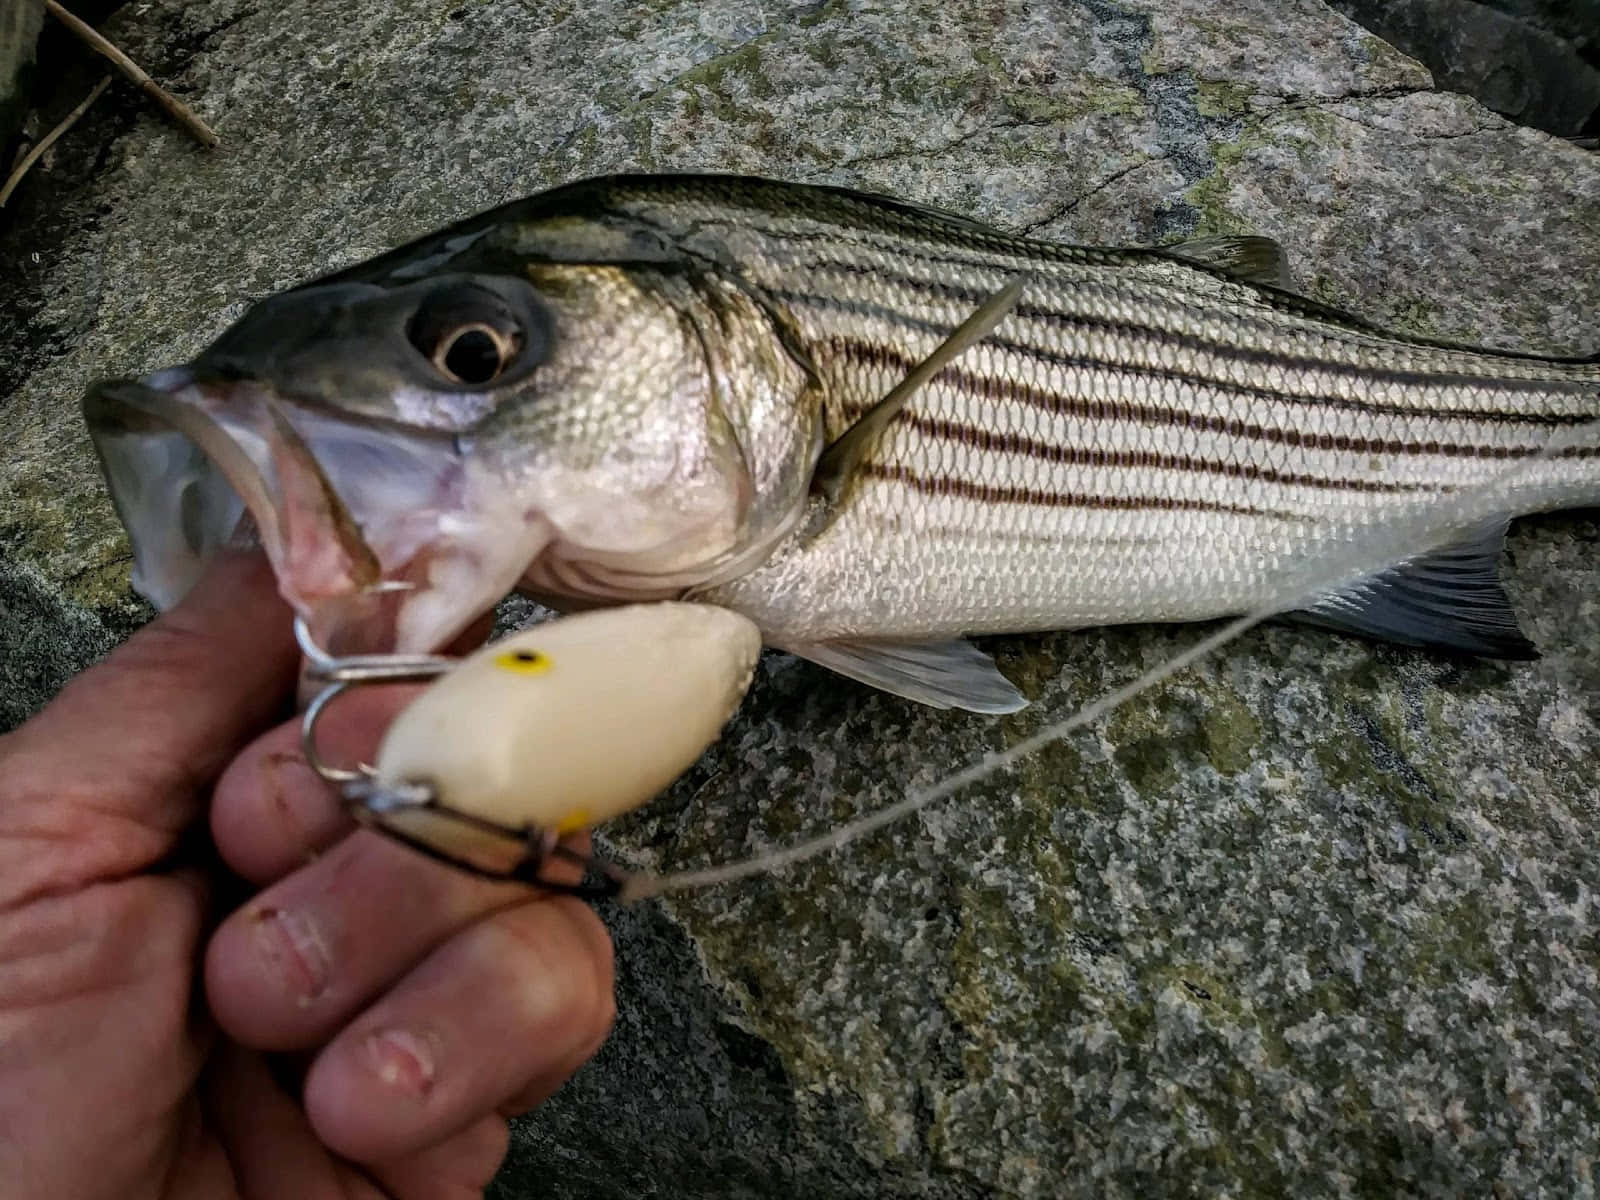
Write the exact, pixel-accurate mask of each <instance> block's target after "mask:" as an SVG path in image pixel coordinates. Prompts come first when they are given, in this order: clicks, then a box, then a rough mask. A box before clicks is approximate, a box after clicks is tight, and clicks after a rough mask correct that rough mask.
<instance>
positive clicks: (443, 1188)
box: [367, 1116, 511, 1200]
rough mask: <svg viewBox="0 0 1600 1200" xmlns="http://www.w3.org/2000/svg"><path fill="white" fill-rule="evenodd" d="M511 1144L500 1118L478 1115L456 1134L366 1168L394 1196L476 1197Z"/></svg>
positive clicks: (399, 1199)
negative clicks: (434, 1144)
mask: <svg viewBox="0 0 1600 1200" xmlns="http://www.w3.org/2000/svg"><path fill="white" fill-rule="evenodd" d="M510 1145H511V1128H510V1126H508V1125H507V1124H506V1120H505V1118H504V1117H500V1116H487V1117H480V1118H479V1119H478V1120H477V1121H476V1122H474V1123H473V1124H471V1125H469V1126H467V1127H466V1128H465V1129H463V1130H462V1131H461V1132H460V1133H456V1134H453V1135H451V1136H450V1137H447V1138H446V1139H445V1140H444V1141H442V1142H440V1143H439V1144H438V1145H436V1146H429V1147H428V1148H427V1149H425V1150H420V1151H418V1152H417V1153H415V1154H410V1155H407V1156H406V1157H404V1158H397V1159H391V1160H389V1161H387V1162H383V1163H375V1164H373V1165H371V1166H369V1167H368V1168H367V1172H368V1173H369V1174H370V1175H371V1176H372V1177H373V1178H374V1179H376V1180H377V1181H378V1182H379V1183H381V1184H382V1185H383V1188H384V1190H385V1191H386V1192H388V1193H389V1195H390V1196H392V1197H393V1198H394V1200H456V1198H457V1197H459V1198H460V1200H468V1198H469V1197H470V1198H471V1200H480V1198H481V1197H482V1195H483V1193H484V1189H485V1188H487V1187H488V1186H489V1184H490V1182H491V1181H492V1180H493V1179H494V1177H495V1172H497V1171H498V1170H499V1169H500V1164H501V1163H502V1162H504V1161H505V1157H506V1150H507V1149H509V1148H510Z"/></svg>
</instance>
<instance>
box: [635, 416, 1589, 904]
mask: <svg viewBox="0 0 1600 1200" xmlns="http://www.w3.org/2000/svg"><path fill="white" fill-rule="evenodd" d="M1597 434H1600V420H1595V421H1589V422H1586V423H1584V424H1582V425H1578V426H1574V427H1572V428H1570V429H1567V430H1564V431H1562V432H1560V433H1557V434H1554V435H1552V436H1551V437H1550V438H1549V439H1548V440H1547V441H1546V442H1545V443H1544V444H1543V445H1542V446H1540V447H1539V448H1538V450H1536V451H1535V452H1533V453H1532V454H1530V455H1528V456H1527V457H1525V458H1522V459H1519V460H1518V461H1517V463H1516V464H1515V465H1514V466H1512V467H1510V468H1508V469H1506V470H1505V471H1502V472H1499V473H1497V474H1495V475H1492V476H1490V477H1489V478H1488V479H1486V480H1484V481H1482V482H1481V483H1478V484H1472V485H1467V486H1464V487H1457V488H1448V487H1447V488H1443V489H1441V494H1442V495H1443V496H1444V497H1445V499H1443V500H1442V501H1439V500H1435V501H1426V502H1419V503H1417V504H1415V505H1413V506H1412V508H1411V509H1410V510H1408V511H1406V512H1402V513H1400V514H1388V515H1386V514H1381V513H1379V514H1373V513H1366V512H1362V511H1360V510H1356V511H1354V512H1352V513H1350V514H1349V515H1348V516H1347V517H1346V518H1345V519H1344V520H1343V521H1342V522H1339V521H1336V522H1335V528H1336V529H1337V528H1338V527H1339V526H1340V525H1342V526H1343V528H1344V531H1345V536H1346V537H1347V538H1348V539H1349V540H1350V542H1351V544H1350V545H1349V546H1348V547H1347V548H1346V549H1345V551H1344V552H1343V553H1342V554H1335V555H1333V556H1332V557H1329V556H1327V555H1318V556H1317V557H1316V558H1313V559H1310V560H1309V561H1306V562H1303V563H1299V564H1297V563H1295V562H1294V561H1293V560H1292V559H1291V560H1290V562H1289V563H1288V564H1287V566H1286V568H1285V571H1284V574H1283V576H1282V577H1281V580H1280V582H1279V584H1278V585H1277V587H1276V588H1275V589H1274V598H1273V599H1270V600H1268V601H1267V602H1266V603H1265V604H1262V605H1260V606H1258V607H1257V608H1255V609H1253V610H1252V611H1251V612H1249V613H1247V614H1246V615H1244V616H1242V617H1237V618H1235V619H1234V620H1232V621H1230V622H1228V623H1227V624H1226V625H1223V626H1222V627H1221V628H1220V629H1217V630H1216V631H1214V632H1213V633H1211V634H1209V635H1207V636H1206V637H1203V638H1201V639H1200V640H1199V641H1197V642H1195V643H1194V644H1192V645H1190V646H1189V647H1187V648H1186V649H1184V650H1182V651H1180V652H1178V653H1177V654H1175V655H1173V656H1172V657H1170V658H1168V659H1165V660H1164V661H1162V662H1161V663H1158V664H1157V665H1156V666H1154V667H1152V668H1150V669H1149V670H1147V671H1145V672H1143V673H1142V674H1140V675H1139V676H1137V677H1136V678H1135V679H1133V680H1132V681H1130V682H1128V683H1126V684H1123V685H1122V686H1121V687H1119V688H1114V689H1113V690H1111V691H1110V692H1106V693H1104V694H1103V695H1101V696H1100V697H1098V698H1097V699H1095V700H1092V701H1090V702H1089V703H1088V704H1086V705H1084V706H1083V707H1082V708H1080V709H1078V710H1077V711H1076V712H1075V713H1073V714H1072V715H1071V716H1069V717H1066V718H1065V719H1063V720H1060V721H1056V722H1054V723H1052V724H1050V725H1046V726H1045V727H1044V728H1043V729H1040V730H1038V731H1037V732H1035V733H1032V734H1030V735H1029V736H1028V737H1026V738H1024V739H1022V740H1021V741H1020V742H1017V743H1016V744H1015V745H1013V746H1010V747H1008V748H1007V749H1005V750H1000V751H992V752H990V753H988V754H985V755H984V756H983V757H982V758H980V759H979V760H978V761H977V762H974V763H972V764H971V765H969V766H967V767H964V768H962V769H961V770H959V771H956V772H955V773H954V774H952V775H947V776H946V777H945V778H944V779H941V780H940V781H939V782H937V783H934V784H932V785H930V786H929V787H926V788H922V789H918V790H915V791H912V792H911V793H909V794H908V795H906V796H905V797H903V798H902V799H900V800H897V801H895V802H894V803H893V804H890V805H888V806H887V807H885V808H882V809H879V810H878V811H877V812H874V813H869V814H867V815H866V816H864V817H860V818H857V819H856V820H854V821H850V822H848V823H847V824H845V825H841V826H840V827H839V828H837V829H834V830H831V831H830V832H828V833H825V834H821V835H819V836H817V837H814V838H810V839H807V840H805V841H802V842H797V843H795V844H794V845H791V846H787V847H785V848H783V849H781V850H776V851H772V852H770V853H767V854H761V855H757V856H755V857H753V858H747V859H741V860H739V861H736V862H732V863H727V864H724V865H721V866H715V867H706V868H703V869H699V870H687V871H676V872H672V873H669V874H666V875H657V874H653V873H650V872H635V873H631V874H630V875H629V876H628V878H627V879H626V880H625V881H624V882H623V885H622V889H621V892H620V893H619V897H618V898H619V899H621V900H622V901H624V902H628V901H634V900H643V899H647V898H649V897H651V896H659V895H663V894H665V893H669V892H685V891H692V890H697V889H700V888H707V887H714V886H716V885H718V884H723V883H732V882H735V881H737V880H740V879H748V878H752V877H754V876H757V875H765V874H770V873H773V872H777V871H781V870H784V869H785V868H787V867H791V866H794V865H795V864H797V863H802V862H805V861H806V860H807V859H811V858H816V857H818V856H819V855H822V854H827V853H829V852H830V851H833V850H837V849H838V848H840V847H842V846H844V845H846V844H847V843H849V842H852V841H855V840H856V839H858V838H861V837H865V836H866V835H867V834H870V833H873V832H875V831H877V830H879V829H882V828H883V827H884V826H886V825H889V824H892V823H893V822H895V821H899V820H901V819H903V818H905V817H908V816H910V815H911V814H912V813H915V812H917V811H919V810H920V809H923V808H926V807H928V806H929V805H930V804H935V803H937V802H938V801H940V800H944V799H946V798H948V797H949V796H952V795H954V794H955V793H956V792H959V791H961V790H963V789H964V788H967V787H969V786H971V785H972V784H975V783H980V782H982V781H983V780H985V779H989V778H991V777H992V776H994V775H996V774H998V773H999V772H1001V771H1004V770H1006V769H1008V768H1010V767H1012V766H1014V765H1016V764H1017V763H1018V762H1020V761H1022V760H1023V759H1025V758H1027V757H1028V755H1030V754H1032V753H1033V752H1034V751H1036V750H1038V749H1040V748H1041V747H1043V746H1046V745H1048V744H1049V743H1051V742H1054V741H1059V740H1060V739H1062V738H1064V737H1067V736H1068V735H1069V734H1072V733H1074V732H1076V731H1077V730H1079V729H1082V728H1083V727H1084V726H1086V725H1089V724H1091V723H1092V722H1094V721H1097V720H1099V719H1100V718H1101V717H1103V716H1106V715H1108V714H1110V713H1111V712H1114V711H1115V710H1116V709H1118V708H1119V707H1121V706H1122V705H1124V704H1126V703H1127V702H1128V701H1130V700H1132V699H1134V698H1135V697H1136V696H1138V695H1140V694H1141V693H1142V692H1146V691H1149V690H1150V689H1151V688H1152V687H1154V686H1156V685H1157V684H1159V683H1162V682H1163V681H1165V680H1167V679H1169V678H1171V677H1172V676H1174V675H1176V674H1178V673H1179V672H1180V671H1183V670H1185V669H1186V668H1188V667H1190V666H1192V665H1193V664H1194V663H1195V662H1197V661H1198V660H1200V659H1202V658H1204V657H1205V656H1206V655H1208V654H1211V653H1212V652H1213V651H1216V650H1219V649H1221V648H1222V647H1223V646H1225V645H1227V644H1228V643H1229V642H1231V641H1234V640H1235V639H1237V638H1238V637H1239V636H1241V635H1242V634H1244V633H1246V632H1248V631H1249V630H1251V629H1253V628H1254V627H1255V626H1257V625H1259V624H1261V623H1262V622H1263V621H1268V620H1271V619H1272V618H1273V617H1275V616H1278V615H1280V614H1282V613H1285V612H1290V611H1293V610H1295V609H1300V608H1304V607H1306V606H1307V604H1308V603H1311V602H1315V601H1316V600H1318V599H1322V598H1325V597H1326V596H1328V595H1329V594H1330V593H1335V592H1342V591H1345V590H1346V589H1349V588H1351V587H1353V586H1356V585H1358V584H1359V583H1360V582H1361V581H1362V580H1366V579H1370V578H1372V577H1373V576H1374V575H1376V574H1379V573H1381V572H1383V571H1385V570H1390V569H1393V568H1395V567H1397V566H1401V565H1404V564H1405V563H1407V562H1409V561H1411V560H1413V559H1416V558H1419V557H1421V556H1423V555H1426V554H1429V553H1431V552H1433V551H1435V550H1438V549H1441V548H1443V547H1445V546H1448V545H1451V544H1452V543H1454V542H1456V541H1458V540H1459V539H1460V538H1461V537H1462V536H1463V535H1464V534H1465V533H1467V532H1468V531H1470V530H1471V529H1473V528H1474V527H1479V526H1481V525H1482V524H1483V522H1485V521H1487V520H1488V519H1490V518H1494V517H1503V516H1504V515H1505V514H1506V513H1508V512H1515V511H1517V509H1516V505H1515V503H1514V502H1513V500H1512V496H1513V495H1514V493H1515V492H1516V490H1517V488H1518V487H1519V486H1521V485H1522V484H1523V483H1524V482H1526V480H1525V477H1526V476H1528V475H1530V474H1532V473H1533V471H1534V470H1535V468H1537V467H1539V466H1540V465H1542V464H1543V463H1545V462H1546V461H1548V460H1549V459H1551V458H1555V457H1558V456H1561V455H1564V454H1568V453H1571V452H1573V451H1576V450H1578V449H1580V448H1586V447H1587V446H1588V444H1589V443H1590V442H1591V441H1592V440H1593V439H1594V438H1595V436H1596V435H1597ZM1452 501H1454V503H1452ZM1316 525H1317V528H1318V529H1319V531H1321V530H1326V529H1327V528H1328V522H1327V520H1326V519H1323V520H1319V521H1318V522H1317V523H1316Z"/></svg>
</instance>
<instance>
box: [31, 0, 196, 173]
mask: <svg viewBox="0 0 1600 1200" xmlns="http://www.w3.org/2000/svg"><path fill="white" fill-rule="evenodd" d="M44 6H45V7H46V8H47V9H49V10H50V13H51V14H52V15H53V16H54V17H55V18H56V20H58V21H60V22H61V23H62V24H63V25H65V26H66V27H67V28H68V29H70V30H72V32H73V33H75V34H77V35H78V36H79V37H80V38H82V39H83V40H84V41H86V42H88V43H89V45H90V47H91V48H93V49H94V50H96V51H97V52H99V53H100V54H103V55H104V56H105V57H106V58H108V59H110V60H111V62H112V65H114V66H115V67H116V68H117V70H119V71H121V72H122V73H123V74H124V75H126V76H127V77H128V78H129V79H131V80H133V82H134V83H136V84H138V85H139V88H140V90H142V91H143V92H144V93H145V95H147V96H149V97H150V98H151V99H152V100H154V101H155V102H156V103H157V104H159V105H160V106H161V107H162V108H164V109H166V110H167V112H168V113H169V114H171V116H172V119H173V120H175V121H177V122H178V124H180V125H182V126H183V127H184V128H185V129H187V130H188V131H189V132H190V133H192V134H193V135H194V137H195V140H196V141H198V142H199V143H200V144H201V145H202V146H204V147H205V148H206V149H208V150H210V149H213V148H215V147H216V146H218V145H220V144H221V142H222V139H221V138H219V137H218V136H217V135H216V134H215V133H213V132H212V131H211V127H210V126H208V125H207V124H206V123H205V122H204V121H202V120H201V119H200V118H199V117H198V116H196V115H195V113H194V110H193V109H191V108H190V107H189V106H188V105H187V104H185V103H184V102H183V101H182V100H179V99H178V98H177V97H176V96H174V95H173V94H172V93H171V92H169V91H167V90H166V89H165V88H164V87H162V86H161V85H160V84H159V83H157V82H156V81H155V80H154V79H151V78H150V76H148V75H146V74H145V73H144V71H143V70H141V69H140V67H139V64H138V63H136V62H134V61H133V59H131V58H129V57H128V56H127V55H126V54H124V53H123V52H122V51H121V50H118V49H117V48H116V47H115V46H113V45H112V44H111V43H110V42H108V41H106V39H105V38H104V37H102V36H101V35H100V33H98V32H97V31H96V30H95V29H94V28H93V27H91V26H89V25H87V24H85V23H84V22H83V21H82V20H80V19H79V18H77V17H75V16H73V15H72V14H71V13H69V12H68V11H67V10H66V9H64V8H62V7H61V5H60V4H58V3H57V2H56V0H44Z"/></svg>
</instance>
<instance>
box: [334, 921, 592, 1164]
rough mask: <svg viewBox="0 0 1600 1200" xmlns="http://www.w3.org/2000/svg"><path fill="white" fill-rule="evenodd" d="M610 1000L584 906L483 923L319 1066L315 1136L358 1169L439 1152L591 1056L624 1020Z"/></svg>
mask: <svg viewBox="0 0 1600 1200" xmlns="http://www.w3.org/2000/svg"><path fill="white" fill-rule="evenodd" d="M612 987H613V974H612V951H611V941H610V938H609V937H608V935H607V934H606V930H605V926H604V925H602V924H601V923H600V920H599V918H598V917H596V916H595V915H594V913H593V912H592V911H591V910H590V909H588V908H587V907H585V906H584V905H582V904H580V903H578V902H577V901H575V900H571V899H566V898H557V899H548V900H540V901H533V902H529V903H526V904H521V905H518V906H517V907H516V908H512V909H508V910H506V911H505V912H501V913H498V914H496V915H495V916H493V917H491V918H488V919H485V920H483V921H480V922H478V923H477V924H475V925H473V926H471V927H470V928H469V929H467V930H465V931H463V932H462V933H461V934H459V935H458V936H457V937H455V938H453V939H451V940H450V941H449V942H448V943H447V944H445V945H444V946H442V947H440V948H439V949H438V950H437V951H435V952H434V954H432V955H431V956H430V957H429V958H428V959H427V960H426V961H425V962H423V963H422V964H421V965H420V966H418V967H417V968H416V969H415V970H414V971H413V972H411V973H410V974H409V975H407V976H406V978H405V979H404V980H402V981H401V982H400V983H399V984H398V985H397V986H396V987H395V988H394V989H393V990H392V991H391V992H390V993H389V994H388V995H386V996H384V997H383V998H382V999H381V1000H379V1001H378V1002H377V1003H376V1004H374V1005H373V1006H372V1007H371V1008H370V1009H368V1010H367V1011H366V1012H364V1013H362V1014H361V1016H360V1017H359V1018H357V1019H356V1020H355V1021H354V1022H352V1023H351V1025H350V1026H349V1027H348V1028H346V1029H344V1030H343V1031H342V1032H341V1033H340V1034H339V1036H338V1037H337V1038H335V1039H334V1040H333V1042H332V1043H331V1044H330V1045H329V1046H328V1047H327V1048H326V1049H325V1050H324V1051H323V1052H322V1053H321V1054H320V1055H319V1056H318V1057H317V1060H316V1061H315V1062H314V1063H313V1064H312V1067H311V1071H310V1074H309V1075H308V1076H307V1078H306V1088H305V1106H306V1113H307V1115H308V1116H309V1117H310V1119H311V1124H312V1127H313V1128H314V1129H316V1131H317V1134H318V1135H319V1136H320V1137H321V1138H322V1140H323V1141H324V1142H325V1143H326V1144H327V1145H328V1146H330V1147H332V1148H333V1149H334V1150H335V1151H337V1152H338V1153H340V1154H343V1155H345V1156H346V1157H349V1158H352V1159H354V1160H356V1161H358V1162H375V1161H384V1160H386V1159H389V1158H393V1157H395V1156H399V1155H405V1154H409V1153H412V1152H414V1151H415V1150H416V1149H418V1148H419V1147H422V1146H427V1145H431V1144H433V1143H435V1142H437V1141H439V1140H440V1139H441V1138H443V1137H446V1136H448V1135H449V1134H450V1133H452V1132H454V1131H456V1130H459V1129H462V1128H465V1127H467V1126H468V1125H470V1124H472V1123H473V1122H474V1121H476V1120H478V1119H480V1118H481V1116H482V1115H483V1114H484V1113H486V1112H494V1111H495V1110H497V1109H498V1108H499V1107H500V1106H501V1105H502V1104H505V1103H506V1102H507V1101H509V1100H510V1099H511V1098H513V1097H515V1096H517V1095H518V1094H519V1093H521V1092H522V1091H523V1090H524V1089H525V1088H526V1087H527V1086H528V1083H529V1081H531V1080H533V1079H536V1078H541V1077H543V1076H545V1075H547V1074H548V1073H549V1072H550V1071H551V1070H552V1069H553V1068H557V1067H560V1066H562V1065H564V1064H568V1063H573V1062H575V1061H581V1059H582V1057H583V1056H585V1055H586V1054H588V1053H590V1052H592V1050H593V1049H594V1048H595V1047H596V1046H598V1045H599V1043H600V1041H601V1040H602V1039H603V1038H604V1037H605V1034H606V1032H607V1031H608V1030H609V1029H610V1027H611V1022H612V1019H613V1017H614V1015H615V1001H614V999H613V995H612Z"/></svg>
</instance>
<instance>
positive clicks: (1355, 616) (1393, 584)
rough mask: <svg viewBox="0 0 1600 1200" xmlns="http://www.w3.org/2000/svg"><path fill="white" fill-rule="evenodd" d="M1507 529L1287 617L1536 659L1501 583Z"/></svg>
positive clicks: (1501, 524) (1490, 530)
mask: <svg viewBox="0 0 1600 1200" xmlns="http://www.w3.org/2000/svg"><path fill="white" fill-rule="evenodd" d="M1505 532H1506V522H1505V521H1504V520H1500V521H1496V522H1495V523H1494V524H1493V525H1491V526H1489V527H1487V528H1485V529H1484V530H1483V531H1481V532H1480V533H1479V534H1477V535H1475V536H1474V537H1472V538H1470V539H1469V540H1467V541H1465V542H1462V543H1461V544H1459V545H1456V546H1448V547H1446V548H1445V549H1443V550H1440V551H1438V552H1436V553H1434V554H1430V555H1428V556H1426V557H1424V558H1418V559H1414V560H1412V561H1411V562H1409V563H1405V564H1403V565H1401V566H1398V567H1394V568H1392V569H1390V570H1387V571H1382V572H1380V573H1378V574H1377V575H1374V576H1372V577H1370V578H1368V579H1364V580H1362V581H1361V582H1360V583H1358V584H1356V585H1355V586H1354V587H1351V588H1347V589H1345V590H1344V591H1342V592H1337V593H1335V594H1334V595H1331V596H1329V597H1328V598H1327V599H1325V600H1323V601H1321V602H1320V603H1318V604H1315V605H1312V606H1311V607H1310V608H1307V609H1305V610H1303V611H1301V612H1295V613H1289V614H1287V616H1288V618H1289V619H1291V620H1296V621H1301V622H1304V623H1306V624H1311V625H1322V626H1326V627H1329V628H1332V629H1338V630H1342V631H1344V632H1347V633H1359V634H1365V635H1367V636H1369V637H1376V638H1382V639H1383V640H1385V641H1390V642H1399V643H1401V644H1402V645H1407V646H1432V647H1437V648H1439V649H1442V650H1455V651H1458V652H1461V653H1465V654H1478V655H1482V656H1484V657H1486V658H1510V659H1531V658H1537V657H1538V656H1539V652H1538V651H1537V650H1536V649H1535V648H1534V645H1533V643H1532V642H1530V641H1529V640H1528V639H1527V638H1526V637H1525V636H1523V633H1522V630H1521V629H1519V628H1518V627H1517V618H1516V615H1515V614H1514V613H1513V612H1512V611H1511V602H1510V600H1508V599H1507V597H1506V593H1505V589H1504V588H1503V587H1502V586H1501V584H1500V575H1499V570H1498V567H1499V559H1500V551H1501V549H1502V547H1503V546H1504V544H1505Z"/></svg>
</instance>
